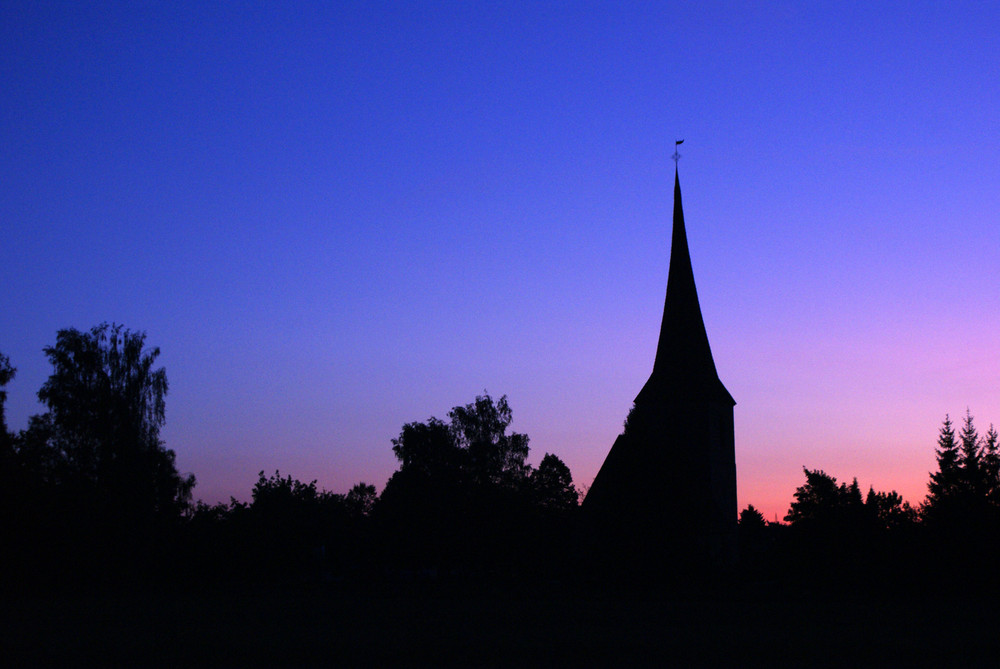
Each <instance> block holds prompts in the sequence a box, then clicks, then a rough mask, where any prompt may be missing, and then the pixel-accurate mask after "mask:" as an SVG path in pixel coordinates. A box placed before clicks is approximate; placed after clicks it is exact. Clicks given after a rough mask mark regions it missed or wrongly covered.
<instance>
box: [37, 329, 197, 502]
mask: <svg viewBox="0 0 1000 669" xmlns="http://www.w3.org/2000/svg"><path fill="white" fill-rule="evenodd" d="M145 340H146V335H145V333H141V332H131V331H129V330H127V329H125V328H123V327H122V326H121V325H108V324H107V323H104V324H102V325H99V326H97V327H94V328H92V329H91V330H90V331H89V332H80V331H79V330H76V329H73V328H70V329H66V330H60V331H59V332H58V334H57V336H56V344H55V346H48V347H45V349H43V350H44V352H45V354H46V356H47V357H48V358H49V361H50V362H51V363H52V367H53V371H52V374H51V376H49V378H48V380H47V381H46V382H45V384H44V385H43V386H42V388H41V390H39V392H38V398H39V399H40V400H41V401H42V402H43V403H44V404H45V405H46V406H47V407H48V413H47V414H46V415H45V416H44V417H42V418H39V419H38V420H36V421H33V423H32V425H31V426H29V433H28V434H27V435H25V438H24V443H25V445H26V446H28V445H29V444H31V446H29V450H30V449H33V450H34V451H35V452H40V451H41V450H43V449H42V446H41V444H42V443H43V442H44V443H45V444H46V446H47V450H48V451H49V452H48V454H47V456H46V458H48V459H49V460H50V461H51V462H50V465H51V466H52V468H53V471H50V472H49V474H50V475H51V476H52V477H53V479H55V480H56V481H57V482H59V483H62V484H65V485H70V486H74V487H77V488H79V489H80V490H83V491H87V490H89V491H90V494H92V495H94V496H95V497H96V499H97V500H98V502H99V503H101V504H102V505H104V506H106V507H108V508H116V509H118V510H119V511H128V513H130V514H131V515H134V516H137V517H145V516H148V515H161V516H174V517H175V516H177V515H179V514H180V513H181V512H182V511H183V510H184V508H185V507H186V506H187V504H188V503H189V501H190V497H191V490H192V488H193V487H194V484H195V479H194V476H193V475H190V474H189V475H187V476H181V475H179V474H178V473H177V468H176V466H175V462H174V459H175V456H174V452H173V451H171V450H168V449H165V448H164V447H163V443H162V442H161V440H160V438H159V434H160V428H161V427H162V426H163V423H164V421H165V415H166V402H165V397H166V394H167V388H168V385H167V376H166V371H165V370H164V369H163V368H162V367H161V368H159V369H155V368H154V366H153V365H154V363H155V361H156V358H157V357H158V356H159V353H160V350H159V348H153V349H152V350H148V349H145V348H144V344H145Z"/></svg>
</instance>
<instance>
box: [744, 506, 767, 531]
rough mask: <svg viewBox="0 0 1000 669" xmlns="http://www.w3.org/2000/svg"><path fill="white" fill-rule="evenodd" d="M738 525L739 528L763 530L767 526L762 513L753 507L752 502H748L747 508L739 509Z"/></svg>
mask: <svg viewBox="0 0 1000 669" xmlns="http://www.w3.org/2000/svg"><path fill="white" fill-rule="evenodd" d="M739 526H740V529H741V530H763V529H764V528H765V527H767V521H766V520H764V514H762V513H761V512H760V511H758V510H757V509H755V508H754V506H753V504H748V505H747V508H745V509H743V510H742V511H740V520H739Z"/></svg>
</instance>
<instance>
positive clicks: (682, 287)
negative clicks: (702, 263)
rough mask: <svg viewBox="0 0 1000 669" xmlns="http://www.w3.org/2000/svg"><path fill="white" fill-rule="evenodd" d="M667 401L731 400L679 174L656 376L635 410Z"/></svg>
mask: <svg viewBox="0 0 1000 669" xmlns="http://www.w3.org/2000/svg"><path fill="white" fill-rule="evenodd" d="M663 400H674V401H676V400H681V401H684V400H694V401H705V400H707V401H715V402H723V403H725V402H729V404H730V406H732V405H735V404H736V402H735V401H734V400H733V397H732V395H730V394H729V391H728V390H726V387H725V386H724V385H722V381H720V380H719V375H718V372H716V370H715V360H713V358H712V349H711V347H710V346H709V344H708V334H707V333H706V332H705V321H704V320H703V319H702V316H701V306H700V305H699V304H698V291H697V290H696V289H695V285H694V271H693V270H692V269H691V254H690V252H689V251H688V242H687V232H686V231H685V229H684V209H683V207H682V206H681V182H680V177H679V176H678V174H677V171H676V170H675V171H674V226H673V236H672V238H671V242H670V271H669V274H668V276H667V297H666V299H665V301H664V304H663V322H662V324H661V325H660V340H659V343H658V344H657V347H656V360H655V361H654V363H653V372H652V374H650V376H649V380H648V381H646V385H644V386H643V387H642V390H641V391H639V394H638V395H637V396H636V398H635V403H636V405H641V404H648V403H652V402H659V401H663Z"/></svg>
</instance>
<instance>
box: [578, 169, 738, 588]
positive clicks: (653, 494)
mask: <svg viewBox="0 0 1000 669" xmlns="http://www.w3.org/2000/svg"><path fill="white" fill-rule="evenodd" d="M735 405H736V402H735V401H734V400H733V397H732V395H730V394H729V391H728V390H726V387H725V386H724V385H722V381H720V380H719V375H718V373H717V372H716V369H715V361H714V360H713V358H712V350H711V348H710V347H709V344H708V335H707V333H706V332H705V323H704V321H703V319H702V315H701V307H700V305H699V304H698V293H697V291H696V290H695V285H694V272H693V271H692V268H691V256H690V254H689V252H688V243H687V234H686V232H685V229H684V211H683V208H682V206H681V186H680V178H679V176H678V174H677V172H676V170H675V172H674V220H673V235H672V239H671V246H670V270H669V274H668V277H667V296H666V300H665V302H664V305H663V322H662V324H661V326H660V338H659V343H658V344H657V348H656V358H655V360H654V362H653V371H652V373H651V374H650V375H649V380H648V381H646V384H645V385H644V386H643V387H642V389H641V390H640V391H639V394H638V395H637V396H636V398H635V405H634V406H633V408H632V411H631V412H630V413H629V416H628V418H627V420H626V422H625V430H624V431H623V433H622V434H621V435H620V436H619V437H618V439H616V440H615V443H614V445H613V446H612V447H611V451H610V452H609V453H608V456H607V458H606V459H605V461H604V464H603V465H602V466H601V469H600V471H599V472H598V473H597V477H596V478H595V479H594V482H593V484H592V485H591V487H590V490H589V492H588V493H587V497H586V499H585V500H584V502H583V511H584V517H585V520H586V521H587V525H588V528H589V531H590V532H591V534H592V536H593V539H594V545H595V546H600V547H601V550H603V551H604V552H605V553H608V555H607V556H606V557H608V558H610V559H612V560H614V561H615V562H616V563H620V562H621V561H622V560H625V561H630V562H633V563H634V562H635V561H637V560H638V561H641V562H644V563H645V564H644V567H646V568H651V569H654V570H655V569H661V568H663V569H669V568H671V567H672V566H683V565H690V566H695V567H704V566H718V565H723V564H728V563H731V562H732V561H733V560H734V559H735V553H736V515H737V508H736V455H735V442H734V434H733V407H734V406H735Z"/></svg>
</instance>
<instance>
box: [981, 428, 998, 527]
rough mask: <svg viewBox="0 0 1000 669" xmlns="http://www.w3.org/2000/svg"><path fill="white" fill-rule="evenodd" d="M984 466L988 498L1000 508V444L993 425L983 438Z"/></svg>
mask: <svg viewBox="0 0 1000 669" xmlns="http://www.w3.org/2000/svg"><path fill="white" fill-rule="evenodd" d="M982 465H983V475H984V477H985V479H986V495H987V498H988V500H989V502H990V504H992V505H993V506H994V507H997V508H1000V444H998V436H997V431H996V428H995V427H993V425H992V424H990V429H988V430H987V431H986V434H985V435H984V436H983V450H982Z"/></svg>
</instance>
